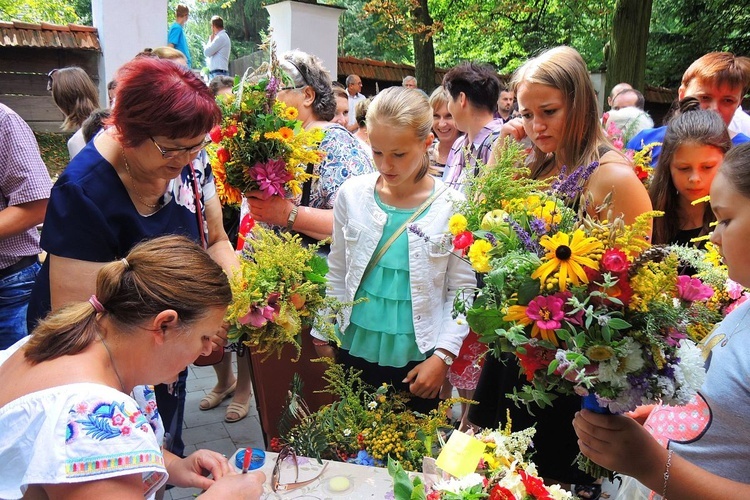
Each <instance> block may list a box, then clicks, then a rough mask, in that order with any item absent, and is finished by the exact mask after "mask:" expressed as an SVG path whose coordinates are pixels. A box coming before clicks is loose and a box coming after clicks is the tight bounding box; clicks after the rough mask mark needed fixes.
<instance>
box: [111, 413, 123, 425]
mask: <svg viewBox="0 0 750 500" xmlns="http://www.w3.org/2000/svg"><path fill="white" fill-rule="evenodd" d="M124 423H125V419H124V418H123V416H122V415H120V414H117V415H114V416H113V417H112V425H116V426H118V427H119V426H120V425H122V424H124Z"/></svg>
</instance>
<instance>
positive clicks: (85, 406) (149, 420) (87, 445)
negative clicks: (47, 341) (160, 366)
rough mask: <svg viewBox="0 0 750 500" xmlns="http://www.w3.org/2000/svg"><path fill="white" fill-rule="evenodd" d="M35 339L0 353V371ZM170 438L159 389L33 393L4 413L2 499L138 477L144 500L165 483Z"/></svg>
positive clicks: (66, 388)
mask: <svg viewBox="0 0 750 500" xmlns="http://www.w3.org/2000/svg"><path fill="white" fill-rule="evenodd" d="M28 338H29V337H26V338H25V339H23V340H21V341H19V342H17V343H16V344H15V345H14V346H13V347H11V348H10V349H8V350H6V351H2V352H0V364H2V362H4V361H5V359H7V358H8V357H9V356H10V355H11V354H12V352H14V351H15V350H17V349H18V348H19V347H20V346H21V345H23V343H25V341H26V340H27V339H28ZM163 435H164V431H163V428H162V426H161V419H160V418H159V414H158V411H157V409H156V400H155V398H154V391H153V387H151V386H138V387H136V388H135V389H134V390H133V395H132V397H131V396H126V395H125V394H123V393H122V392H120V391H118V390H116V389H113V388H111V387H109V386H105V385H102V384H97V383H74V384H68V385H62V386H58V387H52V388H49V389H44V390H41V391H38V392H34V393H31V394H27V395H26V396H23V397H21V398H18V399H16V400H14V401H11V402H10V403H8V404H6V405H5V406H3V407H2V408H0V436H2V440H0V463H2V464H3V465H2V474H0V498H21V497H23V495H24V492H25V491H26V489H27V488H28V487H29V486H30V485H35V484H65V483H78V482H84V481H93V480H99V479H108V478H114V477H118V476H123V475H129V474H137V473H140V474H141V477H142V478H143V495H144V497H146V498H153V495H154V493H155V492H156V490H157V489H159V488H160V487H161V486H162V485H163V484H164V483H165V482H166V481H167V477H168V476H167V471H166V469H165V468H164V458H163V456H162V452H161V446H160V443H161V441H162V439H163Z"/></svg>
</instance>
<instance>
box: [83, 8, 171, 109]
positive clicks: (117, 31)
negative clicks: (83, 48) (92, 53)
mask: <svg viewBox="0 0 750 500" xmlns="http://www.w3.org/2000/svg"><path fill="white" fill-rule="evenodd" d="M91 15H92V18H93V21H94V26H95V27H96V28H97V30H98V32H99V44H100V45H101V47H102V61H101V64H99V82H100V85H102V86H103V87H104V90H103V91H102V93H103V95H104V96H106V95H107V91H106V86H107V82H109V81H110V80H111V79H112V77H114V75H115V73H116V72H117V69H118V68H119V67H120V66H122V65H123V64H124V63H126V62H128V61H130V60H131V59H133V57H135V55H136V54H137V53H139V52H140V51H142V50H143V49H145V48H147V47H150V48H156V47H161V46H164V45H166V44H167V29H168V28H169V26H167V0H128V1H127V2H120V1H116V0H92V1H91Z"/></svg>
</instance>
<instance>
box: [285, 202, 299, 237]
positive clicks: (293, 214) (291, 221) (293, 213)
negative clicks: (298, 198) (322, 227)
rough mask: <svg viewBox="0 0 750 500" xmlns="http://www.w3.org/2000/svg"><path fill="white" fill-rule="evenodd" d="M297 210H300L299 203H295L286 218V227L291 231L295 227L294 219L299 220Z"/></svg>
mask: <svg viewBox="0 0 750 500" xmlns="http://www.w3.org/2000/svg"><path fill="white" fill-rule="evenodd" d="M297 212H299V207H298V206H297V205H294V207H293V208H292V211H291V212H289V217H287V219H286V228H287V230H289V231H291V230H292V228H293V227H294V221H295V220H297Z"/></svg>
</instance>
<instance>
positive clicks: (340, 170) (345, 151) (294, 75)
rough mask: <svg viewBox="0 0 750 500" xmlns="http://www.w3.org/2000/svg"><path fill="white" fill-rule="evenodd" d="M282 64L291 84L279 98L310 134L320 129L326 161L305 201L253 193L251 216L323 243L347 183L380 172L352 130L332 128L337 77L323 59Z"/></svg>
mask: <svg viewBox="0 0 750 500" xmlns="http://www.w3.org/2000/svg"><path fill="white" fill-rule="evenodd" d="M279 65H280V66H281V68H282V69H283V70H284V72H285V73H286V75H287V76H288V77H289V79H290V81H291V83H290V84H289V85H287V86H285V87H282V88H281V90H280V91H279V94H278V99H279V100H280V101H282V102H284V103H285V104H286V105H288V106H294V107H295V108H297V111H299V120H301V121H302V126H303V127H305V128H306V129H309V128H313V127H320V128H322V129H323V130H324V132H325V136H324V138H323V141H322V142H321V143H320V149H321V150H322V151H323V152H324V153H325V155H326V156H325V158H323V161H322V162H321V163H320V164H319V165H316V166H315V167H314V169H313V173H314V174H315V175H316V176H317V178H316V179H315V180H313V181H312V182H311V183H310V184H308V185H306V186H305V187H304V188H303V194H302V200H301V202H300V205H299V206H297V205H296V204H295V202H294V200H290V199H285V198H281V197H279V196H272V197H270V198H268V199H263V196H262V194H261V193H260V192H250V193H248V202H249V203H250V212H251V213H252V214H253V217H254V218H255V219H256V220H259V221H261V222H268V223H270V224H275V225H277V226H282V227H286V228H287V229H289V230H294V231H297V232H300V233H304V234H305V235H307V236H309V237H311V238H313V239H316V240H321V239H324V238H327V237H329V236H331V234H332V232H333V212H332V208H333V201H334V200H335V198H336V192H337V191H338V189H339V187H340V186H341V184H343V183H344V181H345V180H347V179H348V178H350V177H354V176H356V175H361V174H365V173H369V172H373V171H374V170H375V167H374V166H373V164H372V160H371V159H370V157H369V155H368V154H367V153H366V152H365V150H364V149H363V148H362V146H360V144H359V141H357V140H356V139H355V138H354V137H353V136H352V135H351V134H350V133H349V131H348V130H346V128H344V127H342V126H341V125H339V124H337V123H330V120H332V119H333V117H334V115H335V113H336V99H335V97H334V95H333V90H332V88H331V77H330V75H329V74H328V71H327V70H326V69H325V68H324V67H323V65H322V63H321V62H320V59H318V58H317V57H315V56H313V55H310V54H306V53H304V52H300V51H298V50H295V51H292V52H287V53H285V54H283V55H282V56H281V57H280V58H279Z"/></svg>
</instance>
